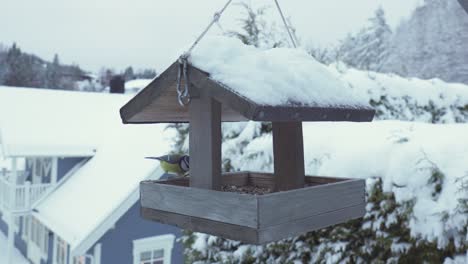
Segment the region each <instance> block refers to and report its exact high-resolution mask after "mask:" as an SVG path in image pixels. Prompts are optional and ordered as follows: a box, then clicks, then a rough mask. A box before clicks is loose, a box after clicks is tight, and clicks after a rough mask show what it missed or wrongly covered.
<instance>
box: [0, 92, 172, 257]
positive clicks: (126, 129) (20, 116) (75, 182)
mask: <svg viewBox="0 0 468 264" xmlns="http://www.w3.org/2000/svg"><path fill="white" fill-rule="evenodd" d="M129 98H130V97H129V96H125V95H111V94H98V93H82V92H69V91H57V90H53V91H51V90H39V89H26V88H7V87H0V128H1V129H2V132H3V131H5V132H6V133H4V134H3V136H4V138H3V143H4V144H6V145H7V146H8V147H16V146H18V145H19V144H21V145H22V146H26V147H27V150H28V153H36V151H49V150H50V149H53V148H54V147H57V148H61V149H62V150H64V151H65V152H66V153H65V154H68V155H71V154H73V153H74V152H73V151H75V150H76V149H78V148H80V147H82V146H88V145H91V146H93V149H96V153H95V155H94V157H92V158H91V159H90V160H89V161H88V162H86V164H84V165H83V167H81V168H80V169H79V170H78V171H76V172H75V173H74V174H73V175H71V177H66V178H64V179H63V181H62V182H60V183H59V185H58V186H57V188H56V189H55V190H54V191H53V192H51V193H49V195H48V196H46V197H45V198H44V199H43V200H41V201H40V202H39V203H38V204H37V206H36V208H35V210H36V212H35V213H34V214H35V216H36V217H37V218H38V219H39V220H40V221H41V222H42V223H43V224H45V225H46V226H47V227H48V228H49V229H51V230H52V231H53V232H55V233H56V234H57V235H59V236H60V237H62V238H63V239H65V241H67V242H68V243H70V245H71V246H72V248H74V247H76V246H78V245H80V243H81V242H82V241H83V240H84V239H86V238H87V237H88V236H90V235H91V234H92V233H93V231H94V230H95V229H96V228H97V227H98V226H99V225H100V224H101V223H102V221H104V220H105V219H107V217H108V216H109V215H110V214H112V212H114V211H115V210H116V209H117V208H119V206H120V205H121V203H122V202H123V201H125V200H126V199H127V198H128V197H129V196H130V195H131V194H132V193H134V192H135V190H136V188H137V187H138V184H139V182H140V181H141V180H143V179H146V178H148V177H149V176H150V175H151V174H152V173H153V172H154V171H155V169H156V168H157V167H158V166H159V163H158V162H154V161H152V160H146V159H144V157H145V156H149V155H151V156H155V155H163V154H166V153H168V151H169V149H170V142H171V141H170V140H167V138H166V137H167V136H169V135H166V134H165V132H164V128H165V125H147V126H125V125H123V124H122V123H121V120H120V117H119V109H120V107H121V106H122V105H123V104H124V103H125V102H126V101H127V100H128V99H129ZM5 136H6V137H5ZM70 146H72V148H71V150H69V147H70ZM53 153H54V152H52V153H51V154H53ZM61 154H64V153H61Z"/></svg>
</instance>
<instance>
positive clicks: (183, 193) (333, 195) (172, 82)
mask: <svg viewBox="0 0 468 264" xmlns="http://www.w3.org/2000/svg"><path fill="white" fill-rule="evenodd" d="M178 68H179V65H178V63H177V62H176V63H174V64H173V65H172V66H171V67H169V68H168V69H167V70H166V71H165V72H164V73H162V74H161V75H160V76H159V77H158V78H156V79H155V80H153V82H151V83H150V84H149V86H148V87H146V88H145V89H144V90H142V91H141V92H140V93H139V94H138V95H137V96H135V97H134V98H133V99H132V100H130V102H128V103H127V104H126V105H125V106H124V107H123V108H122V109H121V111H120V113H121V117H122V120H123V122H124V123H136V124H138V123H167V122H173V123H180V122H189V123H190V135H189V136H190V141H189V149H190V150H189V151H190V178H183V179H171V180H166V181H144V182H142V183H141V185H140V187H141V188H140V192H141V206H142V207H141V213H142V216H143V217H144V218H146V219H150V220H154V221H158V222H162V223H167V224H171V225H176V226H179V227H181V228H185V229H190V230H193V231H198V232H204V233H209V234H213V235H218V236H222V237H226V238H231V239H236V240H241V241H243V242H247V243H253V244H263V243H267V242H271V241H276V240H279V239H282V238H287V237H290V236H294V235H299V234H302V233H304V232H307V231H312V230H316V229H319V228H323V227H326V226H330V225H334V224H338V223H343V222H346V221H348V220H350V219H355V218H358V217H362V216H363V215H364V212H365V201H364V193H365V184H364V180H361V179H339V178H326V177H305V173H304V146H303V135H302V122H304V121H354V122H368V121H371V120H372V118H373V116H374V113H375V112H374V110H373V109H372V108H370V107H369V106H356V105H353V106H341V107H317V106H309V105H307V104H306V103H305V102H293V103H292V104H291V103H288V104H284V105H277V106H268V105H262V104H261V103H259V102H256V101H255V100H254V99H253V98H246V97H245V96H242V95H240V94H238V93H236V92H235V90H234V89H231V88H229V87H227V86H226V85H224V84H222V83H219V82H217V81H214V80H212V79H211V78H210V75H209V73H206V72H204V71H202V70H200V69H198V68H196V67H193V66H191V65H189V68H188V73H189V75H190V78H189V80H190V84H189V87H190V95H191V98H190V99H191V102H190V104H189V105H188V106H186V107H181V106H180V105H179V103H178V98H177V93H176V86H177V74H178ZM278 89H281V88H278ZM284 101H287V100H284ZM317 105H319V104H317ZM245 120H254V121H269V122H272V128H273V131H272V134H273V138H272V143H273V154H274V174H265V173H252V172H242V173H232V174H222V173H221V162H222V160H221V122H223V121H231V122H235V121H245ZM149 140H150V139H149ZM229 186H237V187H236V189H235V192H232V190H228V191H222V190H227V189H234V188H230V187H229ZM255 187H257V188H263V189H268V190H270V191H271V192H270V193H265V192H266V191H265V190H262V193H263V194H261V195H258V194H254V193H251V192H252V191H250V193H238V191H239V190H242V189H244V190H246V189H247V190H248V189H250V190H251V189H255Z"/></svg>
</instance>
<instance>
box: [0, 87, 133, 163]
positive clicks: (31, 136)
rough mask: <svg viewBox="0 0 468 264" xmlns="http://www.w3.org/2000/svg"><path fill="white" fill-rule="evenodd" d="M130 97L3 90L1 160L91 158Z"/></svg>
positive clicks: (0, 97) (0, 101)
mask: <svg viewBox="0 0 468 264" xmlns="http://www.w3.org/2000/svg"><path fill="white" fill-rule="evenodd" d="M128 98H129V97H128V96H123V95H112V96H109V95H106V94H91V93H83V92H70V91H59V90H44V89H30V88H12V87H2V86H0V145H1V152H0V153H3V156H62V157H66V156H74V157H81V156H83V157H89V156H93V155H94V153H95V150H96V148H97V146H98V145H99V144H100V142H101V141H102V139H103V138H104V137H106V136H107V135H106V134H108V133H111V132H110V131H112V130H110V131H109V130H102V129H98V128H99V127H100V126H106V127H108V128H114V129H116V128H118V127H120V122H119V120H118V119H116V118H114V119H113V118H109V117H112V116H115V117H118V112H117V111H115V109H118V108H119V107H120V106H121V105H122V104H123V103H124V102H125V101H126V100H128Z"/></svg>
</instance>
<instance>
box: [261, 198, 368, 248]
mask: <svg viewBox="0 0 468 264" xmlns="http://www.w3.org/2000/svg"><path fill="white" fill-rule="evenodd" d="M365 206H366V204H365V203H362V204H358V205H355V206H351V207H346V208H342V209H339V210H336V211H331V212H325V213H323V214H320V215H314V216H311V217H308V218H303V219H299V220H295V221H291V222H287V223H283V224H279V225H275V226H270V227H268V228H265V229H261V230H260V231H259V238H258V243H259V244H264V243H268V242H272V241H277V240H279V239H283V238H287V237H292V236H298V235H301V234H304V233H306V232H309V231H314V230H318V229H322V228H325V227H328V226H332V225H335V224H340V223H344V222H346V221H349V220H352V219H356V218H360V217H362V216H364V214H365V212H366V209H365Z"/></svg>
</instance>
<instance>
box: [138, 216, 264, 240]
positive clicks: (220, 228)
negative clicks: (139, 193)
mask: <svg viewBox="0 0 468 264" xmlns="http://www.w3.org/2000/svg"><path fill="white" fill-rule="evenodd" d="M141 215H142V217H143V218H145V219H148V220H152V221H157V222H159V223H163V224H169V225H174V226H177V227H180V228H183V229H188V230H192V231H195V232H202V233H207V234H211V235H215V236H221V237H224V238H228V239H233V240H239V241H243V242H246V243H250V244H257V243H258V232H257V230H256V229H254V228H250V227H245V226H239V225H232V224H226V223H221V222H217V221H212V220H207V219H203V218H198V217H193V216H186V215H181V214H174V213H169V212H164V211H158V210H154V209H150V208H145V207H142V208H141Z"/></svg>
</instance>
